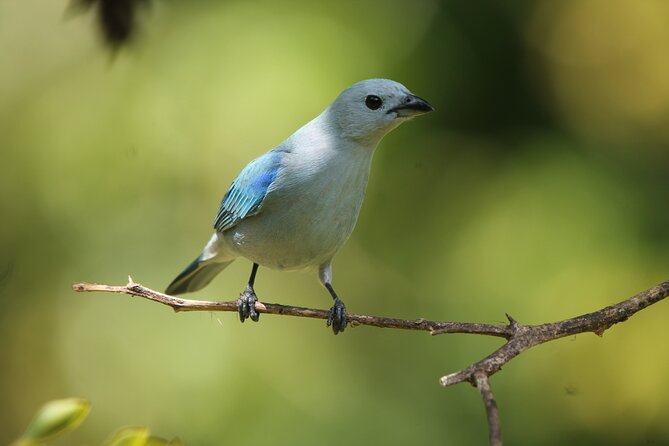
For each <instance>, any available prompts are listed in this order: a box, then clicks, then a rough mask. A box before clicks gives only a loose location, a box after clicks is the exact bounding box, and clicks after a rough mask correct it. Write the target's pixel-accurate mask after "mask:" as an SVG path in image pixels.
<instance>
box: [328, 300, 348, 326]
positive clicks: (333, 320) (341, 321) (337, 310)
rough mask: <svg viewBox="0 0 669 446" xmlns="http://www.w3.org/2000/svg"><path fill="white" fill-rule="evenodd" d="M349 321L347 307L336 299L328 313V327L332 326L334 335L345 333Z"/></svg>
mask: <svg viewBox="0 0 669 446" xmlns="http://www.w3.org/2000/svg"><path fill="white" fill-rule="evenodd" d="M346 324H348V321H347V320H346V305H344V302H342V301H341V300H340V299H339V298H336V299H335V301H334V305H333V306H332V308H330V311H329V312H328V327H330V326H332V331H334V334H337V333H339V332H342V331H344V329H345V328H346Z"/></svg>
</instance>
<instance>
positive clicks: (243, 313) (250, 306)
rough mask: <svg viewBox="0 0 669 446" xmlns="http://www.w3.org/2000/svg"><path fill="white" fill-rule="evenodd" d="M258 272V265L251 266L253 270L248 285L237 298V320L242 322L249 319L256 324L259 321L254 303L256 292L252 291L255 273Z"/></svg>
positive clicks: (256, 299) (256, 298)
mask: <svg viewBox="0 0 669 446" xmlns="http://www.w3.org/2000/svg"><path fill="white" fill-rule="evenodd" d="M257 272H258V264H257V263H254V264H253V269H252V270H251V276H250V277H249V283H248V285H246V289H245V290H244V292H243V293H242V294H241V296H239V300H238V301H237V305H238V307H237V308H238V310H239V320H240V321H242V322H244V321H245V320H246V319H248V318H249V317H250V318H251V320H252V321H254V322H258V319H260V314H258V312H257V311H256V302H257V301H258V297H257V296H256V292H255V291H254V290H253V283H254V282H255V281H256V273H257Z"/></svg>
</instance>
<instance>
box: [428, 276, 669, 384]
mask: <svg viewBox="0 0 669 446" xmlns="http://www.w3.org/2000/svg"><path fill="white" fill-rule="evenodd" d="M667 295H669V281H666V282H663V283H661V284H659V285H657V286H655V287H653V288H651V289H649V290H646V291H643V292H641V293H639V294H637V295H635V296H632V297H630V298H629V299H626V300H624V301H622V302H620V303H618V304H616V305H611V306H608V307H605V308H602V309H601V310H599V311H595V312H593V313H587V314H584V315H581V316H576V317H573V318H571V319H565V320H563V321H560V322H550V323H547V324H541V325H521V324H519V323H518V322H516V321H515V320H514V319H513V318H512V317H510V316H509V315H507V317H508V318H509V322H510V323H509V325H508V327H509V328H511V329H512V330H513V334H512V335H511V336H510V337H509V338H507V342H506V344H504V345H503V346H502V347H500V348H499V349H497V350H496V351H494V352H493V353H492V354H490V355H488V356H487V357H485V358H483V359H482V360H480V361H478V362H476V363H474V364H472V365H470V366H469V367H467V368H465V369H462V370H460V371H458V372H455V373H451V374H450V375H446V376H443V377H442V378H441V380H440V382H441V384H442V385H444V386H450V385H453V384H457V383H460V382H463V381H469V382H470V383H472V384H473V385H476V379H475V376H474V375H475V374H476V372H479V371H481V372H483V373H485V374H486V375H487V376H492V375H494V374H495V373H497V372H499V371H500V370H501V369H502V366H503V365H504V364H506V363H507V362H509V361H511V360H512V359H513V358H515V357H516V356H518V355H520V354H521V353H523V352H524V351H525V350H528V349H530V348H532V347H534V346H537V345H539V344H543V343H545V342H549V341H553V340H555V339H560V338H563V337H565V336H572V335H577V334H580V333H586V332H592V333H595V334H597V335H598V336H602V335H603V334H604V332H605V331H606V330H608V329H609V328H611V327H612V326H613V325H615V324H617V323H619V322H624V321H626V320H627V319H629V318H630V317H631V316H633V315H634V314H636V313H637V312H639V311H641V310H643V309H644V308H646V307H648V306H650V305H652V304H654V303H657V302H659V301H661V300H662V299H664V298H666V297H667ZM440 333H441V331H440V330H438V329H437V330H435V331H433V334H440Z"/></svg>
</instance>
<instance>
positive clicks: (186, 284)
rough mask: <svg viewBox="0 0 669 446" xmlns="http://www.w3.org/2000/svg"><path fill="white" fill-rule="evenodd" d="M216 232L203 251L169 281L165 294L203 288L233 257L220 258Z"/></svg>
mask: <svg viewBox="0 0 669 446" xmlns="http://www.w3.org/2000/svg"><path fill="white" fill-rule="evenodd" d="M219 248H220V245H219V241H218V234H214V236H213V237H212V238H211V240H210V241H209V243H208V244H207V246H206V247H205V248H204V251H203V252H202V254H200V256H199V257H198V258H197V259H195V260H194V261H193V262H192V263H191V264H190V265H188V266H187V267H186V269H184V270H183V271H182V272H181V274H179V275H178V276H177V278H176V279H174V280H173V281H172V283H170V285H169V286H168V287H167V289H166V290H165V294H183V293H189V292H191V291H197V290H199V289H202V288H204V287H205V286H207V285H208V284H209V282H211V280H212V279H213V278H214V277H216V275H217V274H218V273H220V272H221V271H223V270H224V269H225V267H227V266H228V265H229V264H231V263H232V262H233V261H234V260H235V259H234V257H233V258H226V259H221V257H222V256H221V255H219V254H220V253H219Z"/></svg>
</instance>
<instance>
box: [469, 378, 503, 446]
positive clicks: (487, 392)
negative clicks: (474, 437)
mask: <svg viewBox="0 0 669 446" xmlns="http://www.w3.org/2000/svg"><path fill="white" fill-rule="evenodd" d="M474 379H475V383H476V387H478V389H479V392H481V396H482V397H483V405H484V406H485V412H486V416H487V417H488V439H489V441H490V446H502V426H501V424H500V422H499V411H498V410H497V402H496V401H495V396H494V395H493V394H492V388H491V387H490V381H488V375H486V374H485V373H483V372H481V371H478V372H476V373H474Z"/></svg>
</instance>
